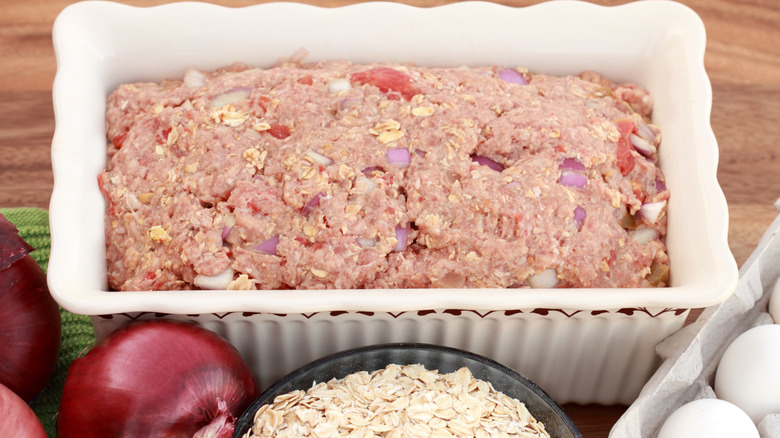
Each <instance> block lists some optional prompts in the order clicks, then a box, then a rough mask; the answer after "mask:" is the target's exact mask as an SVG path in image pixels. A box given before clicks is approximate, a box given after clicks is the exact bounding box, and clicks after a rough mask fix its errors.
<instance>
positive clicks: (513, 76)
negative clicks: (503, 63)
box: [498, 68, 528, 85]
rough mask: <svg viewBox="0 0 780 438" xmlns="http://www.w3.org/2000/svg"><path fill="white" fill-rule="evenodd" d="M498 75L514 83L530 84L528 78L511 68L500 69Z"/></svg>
mask: <svg viewBox="0 0 780 438" xmlns="http://www.w3.org/2000/svg"><path fill="white" fill-rule="evenodd" d="M498 77H499V78H501V79H502V80H504V81H506V82H510V83H512V84H520V85H526V84H528V80H526V78H525V76H523V75H522V74H521V73H520V72H518V71H517V70H512V69H510V68H502V69H500V70H499V71H498Z"/></svg>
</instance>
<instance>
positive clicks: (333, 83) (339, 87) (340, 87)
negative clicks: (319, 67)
mask: <svg viewBox="0 0 780 438" xmlns="http://www.w3.org/2000/svg"><path fill="white" fill-rule="evenodd" d="M327 85H328V91H330V92H331V93H340V92H342V91H349V90H351V89H352V82H350V81H349V79H347V78H335V79H331V80H329V81H328V84H327Z"/></svg>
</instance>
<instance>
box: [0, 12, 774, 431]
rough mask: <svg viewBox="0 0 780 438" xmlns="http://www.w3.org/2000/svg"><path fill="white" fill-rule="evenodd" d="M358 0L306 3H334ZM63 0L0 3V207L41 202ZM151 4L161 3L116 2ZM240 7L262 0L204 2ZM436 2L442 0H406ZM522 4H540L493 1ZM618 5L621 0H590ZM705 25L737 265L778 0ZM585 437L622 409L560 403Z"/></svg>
mask: <svg viewBox="0 0 780 438" xmlns="http://www.w3.org/2000/svg"><path fill="white" fill-rule="evenodd" d="M357 2H358V1H357V0H325V1H319V2H317V1H313V0H312V1H305V2H304V3H311V4H316V5H319V6H326V7H335V6H343V5H347V4H352V3H357ZM71 3H73V1H71V0H54V1H44V0H4V2H3V7H2V9H3V13H2V14H1V15H2V16H0V59H2V60H3V62H2V63H0V207H16V206H36V207H43V208H45V207H47V206H48V203H49V198H50V194H51V189H52V184H53V176H52V171H51V159H50V156H49V153H50V144H51V138H52V134H53V132H54V114H53V111H52V102H51V85H52V81H53V79H54V74H55V71H56V59H55V53H54V48H53V47H52V42H51V28H52V25H53V23H54V19H55V18H56V16H57V14H58V13H59V12H60V11H61V10H62V9H63V8H65V7H66V6H67V5H69V4H71ZM122 3H127V4H131V5H135V6H153V5H157V4H161V3H165V2H164V1H157V0H136V1H123V2H122ZM212 3H217V4H222V5H225V6H234V7H240V6H247V5H250V4H255V3H264V1H248V0H236V1H228V0H224V1H212ZM400 3H406V4H411V5H415V6H425V7H428V6H437V5H441V4H446V3H451V1H449V0H429V1H426V0H406V1H402V2H400ZM497 3H501V4H505V5H509V6H517V7H520V6H527V5H531V4H535V3H539V2H538V1H525V0H517V1H510V0H507V1H498V2H497ZM594 3H598V4H601V5H608V6H611V5H618V4H623V3H626V2H625V1H609V0H603V1H594ZM682 3H684V4H686V5H688V6H690V7H691V8H692V9H693V10H694V11H695V12H696V13H698V14H699V16H701V18H702V20H703V21H704V24H705V27H706V29H707V36H708V39H707V51H706V54H705V59H704V64H705V67H706V68H707V71H708V74H709V76H710V80H711V82H712V88H713V109H712V116H711V119H712V126H713V130H714V132H715V135H716V138H717V139H718V143H719V146H720V161H719V168H718V178H719V180H720V183H721V186H722V188H723V192H724V194H725V196H726V199H727V201H728V204H729V215H730V226H729V235H728V239H729V245H730V247H731V249H732V252H733V254H734V257H735V258H736V260H737V262H738V263H739V264H740V265H741V264H742V263H743V262H744V261H745V260H746V259H747V257H748V256H749V255H750V253H751V252H752V251H753V250H754V249H755V246H756V244H757V242H758V240H759V239H760V237H761V235H762V234H763V232H764V231H765V230H766V228H767V226H768V225H769V224H770V223H771V221H772V220H773V219H774V218H775V217H776V215H777V211H776V210H775V208H774V206H773V203H774V201H775V200H776V199H777V198H778V197H780V177H778V174H780V146H778V138H780V123H778V122H777V121H778V120H780V44H777V42H778V41H780V2H776V1H774V0H684V1H682ZM565 408H566V410H567V411H568V412H570V413H571V415H572V417H573V418H574V419H575V421H576V422H577V425H578V426H579V427H580V429H581V430H582V432H583V435H584V436H585V437H586V438H600V437H606V436H608V434H609V429H610V428H611V426H612V424H614V422H615V421H616V420H617V419H618V417H619V416H620V415H621V414H622V412H623V411H624V410H625V406H599V405H589V406H580V405H575V404H568V405H566V406H565Z"/></svg>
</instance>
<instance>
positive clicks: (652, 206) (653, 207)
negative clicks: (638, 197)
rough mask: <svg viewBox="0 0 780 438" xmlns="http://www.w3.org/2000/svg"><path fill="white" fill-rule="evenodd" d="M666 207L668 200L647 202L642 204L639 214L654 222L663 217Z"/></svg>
mask: <svg viewBox="0 0 780 438" xmlns="http://www.w3.org/2000/svg"><path fill="white" fill-rule="evenodd" d="M665 208H666V201H657V202H648V203H647V204H642V208H640V209H639V212H638V214H639V215H641V216H642V217H643V218H645V220H646V221H647V222H649V223H651V224H654V223H656V222H657V221H658V218H660V217H661V213H663V211H664V209H665Z"/></svg>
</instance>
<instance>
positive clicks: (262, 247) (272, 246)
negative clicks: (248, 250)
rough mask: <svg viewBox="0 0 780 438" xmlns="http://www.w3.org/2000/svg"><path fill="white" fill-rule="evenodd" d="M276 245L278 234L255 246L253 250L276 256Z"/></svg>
mask: <svg viewBox="0 0 780 438" xmlns="http://www.w3.org/2000/svg"><path fill="white" fill-rule="evenodd" d="M277 245H279V235H278V234H277V235H276V236H274V237H272V238H270V239H268V240H266V241H265V242H263V243H261V244H259V245H257V246H256V247H255V250H257V251H260V252H264V253H266V254H271V255H277V254H276V246H277Z"/></svg>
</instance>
